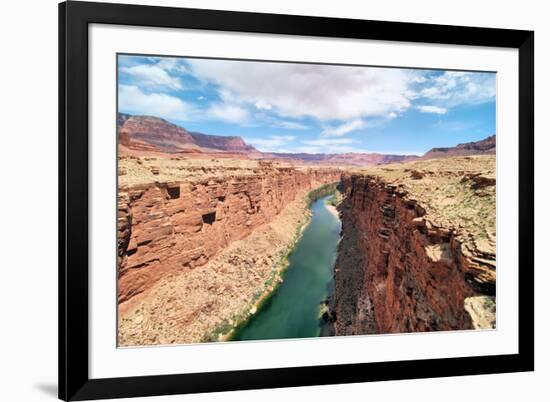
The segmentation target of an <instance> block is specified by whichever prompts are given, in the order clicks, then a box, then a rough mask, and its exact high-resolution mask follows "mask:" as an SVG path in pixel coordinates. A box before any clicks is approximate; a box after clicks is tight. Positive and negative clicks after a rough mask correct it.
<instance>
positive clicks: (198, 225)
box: [118, 165, 340, 310]
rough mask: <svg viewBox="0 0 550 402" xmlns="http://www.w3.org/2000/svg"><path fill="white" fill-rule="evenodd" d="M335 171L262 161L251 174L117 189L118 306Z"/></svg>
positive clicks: (209, 254)
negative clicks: (294, 167) (275, 164)
mask: <svg viewBox="0 0 550 402" xmlns="http://www.w3.org/2000/svg"><path fill="white" fill-rule="evenodd" d="M339 179H340V172H339V171H337V170H334V169H308V170H297V169H293V168H290V167H273V166H270V165H264V166H262V167H258V168H257V169H255V170H254V171H252V172H250V174H248V175H234V176H225V177H224V176H221V177H216V176H214V177H208V178H204V179H202V180H197V181H190V180H184V181H175V182H149V183H143V184H137V185H133V186H124V185H122V186H121V187H120V188H119V202H118V229H119V235H118V259H119V261H118V262H119V264H118V266H119V273H118V275H119V280H118V291H119V303H122V304H121V308H122V310H124V309H125V308H127V307H125V302H128V301H129V300H131V299H132V298H134V297H135V296H136V295H138V294H141V293H143V292H145V291H147V290H148V289H150V288H151V287H152V286H153V285H154V284H155V283H156V282H157V281H159V280H160V279H161V278H163V277H165V276H166V275H168V274H173V273H182V272H183V273H184V272H187V271H190V270H193V269H195V268H196V267H198V266H201V265H204V264H206V263H207V262H208V261H209V260H210V259H211V258H213V257H214V256H215V255H216V254H217V253H218V252H220V251H221V250H222V249H224V248H226V247H227V246H228V245H229V244H230V243H232V242H234V241H236V240H240V239H243V238H245V237H246V236H248V235H250V234H251V233H252V232H253V230H254V229H256V228H258V227H259V226H261V225H263V224H265V223H267V222H269V221H271V220H272V219H274V217H275V216H277V215H278V214H279V213H280V212H281V211H282V210H283V209H284V208H285V206H287V205H288V204H289V203H290V202H291V201H293V200H294V199H295V198H296V196H297V194H298V193H299V192H303V191H304V190H307V189H312V188H315V187H317V186H320V185H322V184H324V183H329V182H335V181H339Z"/></svg>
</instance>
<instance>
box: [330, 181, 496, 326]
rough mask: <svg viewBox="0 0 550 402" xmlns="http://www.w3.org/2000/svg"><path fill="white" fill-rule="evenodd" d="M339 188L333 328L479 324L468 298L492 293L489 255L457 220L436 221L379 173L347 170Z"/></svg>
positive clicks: (492, 265) (491, 258) (492, 264)
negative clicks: (449, 223) (465, 237)
mask: <svg viewBox="0 0 550 402" xmlns="http://www.w3.org/2000/svg"><path fill="white" fill-rule="evenodd" d="M342 188H343V192H344V201H343V203H342V204H341V205H340V212H341V216H342V224H343V228H342V233H343V237H342V241H341V243H340V248H339V256H338V260H337V262H336V267H335V292H334V294H333V297H332V299H331V302H330V307H331V313H332V316H333V317H334V318H333V319H334V320H335V323H334V325H335V331H336V335H355V334H372V333H397V332H416V331H433V330H454V329H470V328H474V327H476V328H478V327H479V326H478V321H479V319H477V317H473V316H472V314H471V313H470V311H472V309H471V308H469V309H466V308H465V300H466V299H467V298H470V297H475V296H479V295H488V296H489V297H488V298H487V299H488V300H489V301H490V300H494V297H493V296H494V291H495V281H496V273H495V260H494V258H495V257H494V255H489V254H487V253H485V254H483V253H482V252H479V253H477V252H475V251H472V250H471V249H469V248H468V247H466V245H465V244H463V242H462V241H461V237H460V236H457V230H456V229H455V228H449V227H437V226H436V225H435V224H434V223H433V222H431V221H430V220H429V219H428V218H427V216H426V211H425V209H424V208H423V207H422V205H420V204H419V203H417V202H416V201H415V200H413V199H410V198H409V197H407V193H406V192H405V191H403V189H400V188H398V187H396V186H394V185H390V184H387V183H385V182H384V180H382V179H380V178H379V177H376V176H369V175H362V174H357V175H346V176H344V177H343V182H342ZM469 300H471V299H469ZM470 304H471V303H470ZM470 304H468V305H470ZM493 306H494V305H493ZM473 321H476V323H475V325H474V322H473ZM489 324H491V325H492V326H493V327H494V321H493V322H490V323H489ZM485 326H487V325H485Z"/></svg>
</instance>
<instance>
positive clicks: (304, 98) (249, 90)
mask: <svg viewBox="0 0 550 402" xmlns="http://www.w3.org/2000/svg"><path fill="white" fill-rule="evenodd" d="M188 62H189V65H190V68H191V69H192V70H193V72H194V73H195V74H196V75H197V76H198V78H199V79H202V80H203V81H206V82H212V83H216V84H218V85H219V86H220V88H221V93H222V96H225V97H226V96H227V94H230V96H231V97H233V98H237V99H239V100H240V101H242V102H247V103H250V104H252V105H270V106H271V107H272V110H273V111H275V112H276V113H278V114H279V115H282V116H288V117H304V116H307V117H312V118H315V119H318V120H321V121H328V120H354V119H358V118H361V117H363V116H384V115H387V114H388V113H391V112H399V111H402V110H405V109H407V108H409V107H410V100H409V94H410V89H409V85H410V84H411V82H412V80H413V79H414V77H415V76H416V75H415V73H414V72H411V71H407V70H399V69H383V68H364V67H342V66H328V65H310V64H290V63H251V62H244V61H233V60H204V59H203V60H200V59H193V60H189V61H188Z"/></svg>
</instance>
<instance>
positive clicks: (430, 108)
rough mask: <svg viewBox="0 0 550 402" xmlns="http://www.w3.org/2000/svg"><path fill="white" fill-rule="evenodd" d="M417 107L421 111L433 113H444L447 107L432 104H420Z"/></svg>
mask: <svg viewBox="0 0 550 402" xmlns="http://www.w3.org/2000/svg"><path fill="white" fill-rule="evenodd" d="M417 109H418V110H419V111H420V112H422V113H434V114H445V113H447V109H445V108H444V107H439V106H434V105H420V106H418V107H417Z"/></svg>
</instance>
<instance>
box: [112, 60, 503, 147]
mask: <svg viewBox="0 0 550 402" xmlns="http://www.w3.org/2000/svg"><path fill="white" fill-rule="evenodd" d="M118 78H119V88H118V102H119V111H120V112H123V113H129V114H140V115H151V116H157V117H161V118H164V119H166V120H168V121H171V122H172V123H175V124H178V125H180V126H182V127H184V128H185V129H187V130H188V131H198V132H202V133H205V134H215V135H238V136H241V137H242V138H243V139H244V140H245V141H246V142H248V143H249V144H252V145H254V146H255V147H256V148H257V149H259V150H261V151H265V152H307V153H342V152H381V153H393V154H423V153H424V152H426V151H428V150H429V149H430V148H433V147H441V146H453V145H456V144H458V143H463V142H468V141H476V140H480V139H482V138H485V137H487V136H489V135H492V134H495V131H496V128H495V126H496V103H495V94H496V74H494V73H472V72H453V71H441V70H417V69H401V68H376V67H356V66H333V65H320V64H297V63H274V62H256V61H235V60H215V59H193V58H176V57H147V56H129V55H119V58H118Z"/></svg>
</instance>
